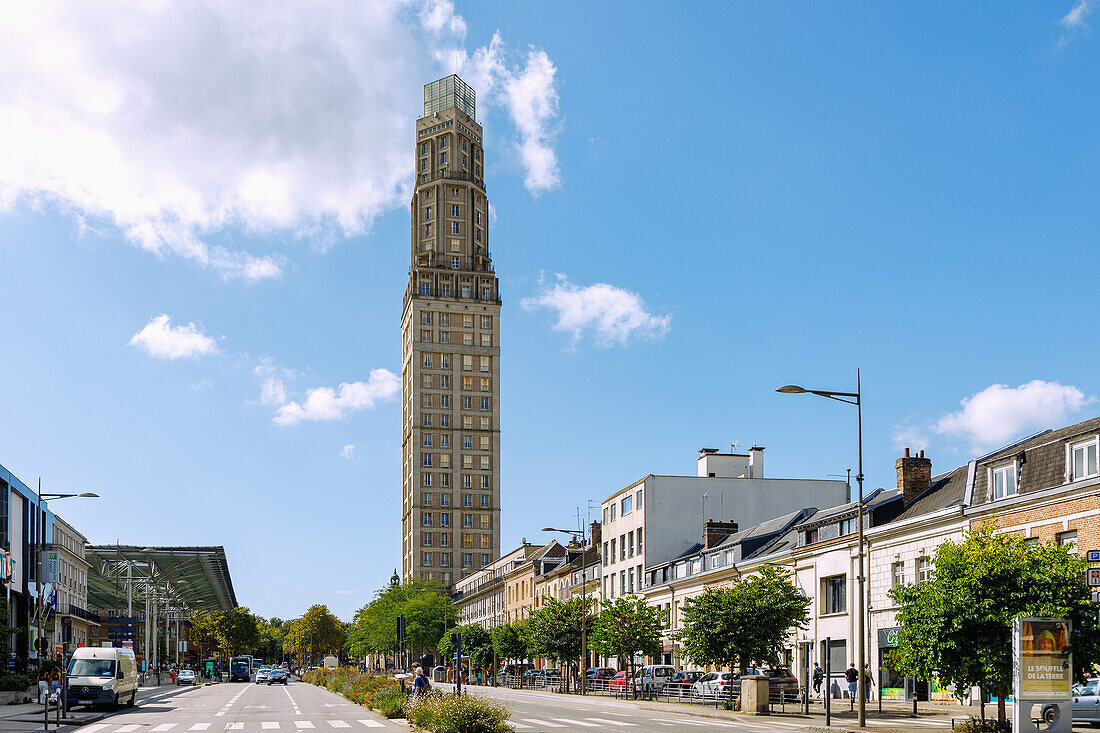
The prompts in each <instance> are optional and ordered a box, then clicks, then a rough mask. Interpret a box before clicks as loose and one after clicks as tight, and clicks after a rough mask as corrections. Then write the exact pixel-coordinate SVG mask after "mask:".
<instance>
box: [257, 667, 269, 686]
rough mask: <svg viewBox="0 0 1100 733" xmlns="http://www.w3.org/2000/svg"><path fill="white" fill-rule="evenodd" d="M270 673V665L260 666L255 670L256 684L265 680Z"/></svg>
mask: <svg viewBox="0 0 1100 733" xmlns="http://www.w3.org/2000/svg"><path fill="white" fill-rule="evenodd" d="M269 674H271V667H260V668H259V669H257V670H256V684H260V683H261V682H267V676H268V675H269Z"/></svg>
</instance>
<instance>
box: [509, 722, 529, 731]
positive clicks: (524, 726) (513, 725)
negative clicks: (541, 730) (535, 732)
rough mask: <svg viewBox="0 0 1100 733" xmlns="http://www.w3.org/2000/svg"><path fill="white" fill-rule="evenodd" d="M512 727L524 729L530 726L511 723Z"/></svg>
mask: <svg viewBox="0 0 1100 733" xmlns="http://www.w3.org/2000/svg"><path fill="white" fill-rule="evenodd" d="M512 727H513V728H515V729H517V730H526V729H527V728H530V727H531V726H529V725H524V724H523V723H512Z"/></svg>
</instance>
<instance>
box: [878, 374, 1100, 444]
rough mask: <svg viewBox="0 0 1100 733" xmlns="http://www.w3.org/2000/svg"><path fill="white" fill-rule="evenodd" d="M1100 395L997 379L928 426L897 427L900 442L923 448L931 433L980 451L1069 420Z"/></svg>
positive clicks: (1069, 387) (1067, 387)
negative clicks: (1013, 384) (1015, 383)
mask: <svg viewBox="0 0 1100 733" xmlns="http://www.w3.org/2000/svg"><path fill="white" fill-rule="evenodd" d="M1095 401H1096V398H1095V397H1088V396H1086V395H1085V393H1084V392H1082V391H1081V390H1080V389H1078V388H1077V387H1074V386H1072V385H1063V384H1059V383H1058V382H1046V381H1043V380H1041V379H1035V380H1032V381H1030V382H1028V383H1026V384H1021V385H1020V386H1018V387H1009V386H1008V385H1006V384H993V385H990V386H989V387H986V388H985V389H983V390H982V391H981V392H977V393H975V394H972V395H970V396H969V397H964V398H963V399H962V400H961V402H960V404H961V405H962V409H960V410H957V411H955V412H949V413H947V414H946V415H944V416H942V417H941V418H940V419H939V420H937V421H936V422H934V423H932V424H930V425H925V426H899V427H897V428H895V431H894V439H895V443H896V444H897V446H898V447H899V448H900V447H914V448H922V447H925V445H926V444H927V443H928V441H929V438H930V436H931V435H933V434H935V435H942V436H945V437H948V438H954V439H958V440H963V441H966V442H967V443H968V444H969V447H970V450H972V451H974V452H975V453H984V452H986V451H989V450H992V449H995V448H999V447H1000V446H1002V445H1007V444H1008V443H1011V442H1012V441H1013V440H1017V439H1019V438H1021V437H1023V436H1024V435H1026V434H1027V433H1028V432H1031V431H1034V430H1038V429H1042V428H1054V427H1058V426H1059V425H1062V424H1065V423H1066V422H1067V421H1068V420H1069V417H1070V415H1072V414H1074V413H1076V412H1080V411H1081V410H1082V409H1083V408H1084V407H1086V406H1087V405H1089V404H1092V403H1093V402H1095Z"/></svg>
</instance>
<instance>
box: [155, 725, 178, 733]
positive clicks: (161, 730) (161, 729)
mask: <svg viewBox="0 0 1100 733" xmlns="http://www.w3.org/2000/svg"><path fill="white" fill-rule="evenodd" d="M177 725H178V723H161V724H160V725H158V726H157V727H156V728H153V733H164V731H166V730H172V729H173V728H175V727H176V726H177Z"/></svg>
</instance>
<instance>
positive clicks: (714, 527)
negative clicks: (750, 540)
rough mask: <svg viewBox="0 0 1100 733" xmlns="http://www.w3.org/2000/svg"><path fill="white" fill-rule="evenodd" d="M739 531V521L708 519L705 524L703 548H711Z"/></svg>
mask: <svg viewBox="0 0 1100 733" xmlns="http://www.w3.org/2000/svg"><path fill="white" fill-rule="evenodd" d="M736 532H737V522H716V521H714V520H713V519H708V520H707V521H706V522H705V523H704V524H703V548H704V549H707V550H709V549H710V548H712V547H714V546H715V545H718V544H719V543H721V542H722V540H724V539H726V538H727V537H729V536H730V535H731V534H735V533H736Z"/></svg>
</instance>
